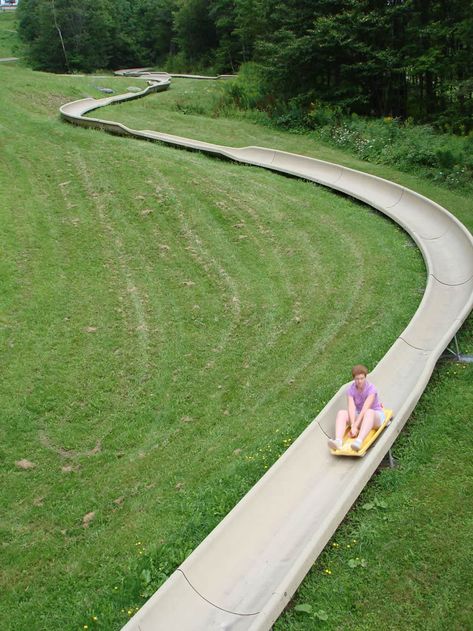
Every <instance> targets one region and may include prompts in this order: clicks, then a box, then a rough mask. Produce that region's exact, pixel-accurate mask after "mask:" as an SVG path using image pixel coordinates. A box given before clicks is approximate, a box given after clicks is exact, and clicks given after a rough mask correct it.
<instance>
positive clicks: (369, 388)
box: [347, 381, 383, 412]
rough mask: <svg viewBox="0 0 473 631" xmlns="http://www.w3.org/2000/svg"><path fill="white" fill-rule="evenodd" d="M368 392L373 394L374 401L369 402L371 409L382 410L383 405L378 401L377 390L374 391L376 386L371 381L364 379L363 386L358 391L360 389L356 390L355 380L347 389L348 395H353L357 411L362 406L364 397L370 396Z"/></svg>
mask: <svg viewBox="0 0 473 631" xmlns="http://www.w3.org/2000/svg"><path fill="white" fill-rule="evenodd" d="M370 394H374V401H373V403H372V404H371V409H372V410H377V411H379V410H382V409H383V406H382V405H381V403H380V402H379V399H378V392H377V391H376V388H375V387H374V385H373V384H372V383H369V382H368V381H365V386H364V388H363V390H361V392H360V390H358V388H357V387H356V385H355V382H354V381H353V382H352V383H351V384H350V385H349V386H348V389H347V395H348V396H349V397H353V400H354V402H355V407H356V411H357V412H361V408H362V407H363V405H364V403H365V401H366V399H367V398H368V397H369V396H370Z"/></svg>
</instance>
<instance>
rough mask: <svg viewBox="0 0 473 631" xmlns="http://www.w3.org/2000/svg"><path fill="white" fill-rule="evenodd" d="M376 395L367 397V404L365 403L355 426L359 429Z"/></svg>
mask: <svg viewBox="0 0 473 631" xmlns="http://www.w3.org/2000/svg"><path fill="white" fill-rule="evenodd" d="M374 397H375V395H374V394H370V395H369V396H367V397H366V400H365V402H364V403H363V407H362V408H361V412H360V413H359V414H358V418H357V419H356V421H355V425H356V426H357V427H359V426H360V425H361V422H362V421H363V418H364V416H365V412H366V410H369V409H370V407H371V405H372V403H373V401H374Z"/></svg>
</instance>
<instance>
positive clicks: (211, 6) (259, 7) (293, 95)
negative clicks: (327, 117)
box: [18, 0, 473, 134]
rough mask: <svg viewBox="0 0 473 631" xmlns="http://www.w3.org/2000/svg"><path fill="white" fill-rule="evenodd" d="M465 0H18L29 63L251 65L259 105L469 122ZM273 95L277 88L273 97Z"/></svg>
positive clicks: (471, 61) (464, 128) (471, 28)
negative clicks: (256, 72) (256, 71)
mask: <svg viewBox="0 0 473 631" xmlns="http://www.w3.org/2000/svg"><path fill="white" fill-rule="evenodd" d="M472 4H473V3H472V2H471V0H316V1H314V0H285V1H284V2H282V1H281V0H135V1H133V2H132V1H130V0H22V1H21V3H20V6H19V9H18V16H19V25H20V36H21V38H22V40H23V42H24V44H25V46H26V48H27V54H28V56H29V59H30V62H31V63H32V65H33V66H34V67H35V68H38V69H43V70H50V71H55V72H59V71H61V72H62V71H71V72H72V71H79V70H85V71H93V70H95V69H97V68H110V69H114V68H118V67H122V66H133V65H159V66H160V67H161V68H167V69H169V70H174V71H192V70H201V71H202V70H210V71H212V72H235V71H237V70H238V69H239V67H240V66H241V64H243V63H245V62H248V61H252V62H255V63H256V64H257V68H258V69H259V71H260V72H259V76H260V80H259V84H258V87H257V95H256V96H257V98H256V103H255V104H256V106H257V107H259V108H260V109H266V110H271V109H274V108H277V107H280V106H281V104H284V105H285V106H287V104H288V103H291V104H292V107H293V108H294V107H296V108H299V109H300V110H304V111H306V112H308V111H310V108H311V107H313V106H311V104H313V103H314V102H316V103H323V104H328V105H330V106H331V107H336V108H340V111H341V112H343V113H357V114H360V115H367V116H390V117H394V118H398V119H400V120H405V119H407V118H412V119H413V120H414V121H416V122H427V123H431V124H433V125H435V126H436V127H439V128H441V129H443V130H448V131H453V132H455V133H460V134H464V133H467V132H468V131H470V130H471V128H472V126H473V123H472V120H473V98H472V93H473V44H472V42H473V10H472V9H473V6H472ZM275 95H278V96H277V98H276V97H275Z"/></svg>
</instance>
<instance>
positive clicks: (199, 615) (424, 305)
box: [60, 69, 473, 631]
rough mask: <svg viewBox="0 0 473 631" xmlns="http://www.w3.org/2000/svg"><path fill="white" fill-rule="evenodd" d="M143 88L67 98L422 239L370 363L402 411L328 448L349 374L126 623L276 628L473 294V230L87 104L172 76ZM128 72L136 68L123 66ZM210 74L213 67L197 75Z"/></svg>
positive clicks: (324, 166)
mask: <svg viewBox="0 0 473 631" xmlns="http://www.w3.org/2000/svg"><path fill="white" fill-rule="evenodd" d="M134 73H135V76H143V78H145V79H147V80H148V82H149V85H148V87H147V88H145V89H144V90H142V91H141V92H138V93H131V94H125V95H116V96H112V97H108V98H103V99H98V100H95V99H83V100H80V101H75V102H73V103H68V104H66V105H63V106H62V107H61V108H60V111H61V115H62V116H63V118H64V119H66V120H68V121H70V122H72V123H74V124H77V125H81V126H86V127H95V128H99V129H103V130H104V131H107V132H110V133H114V134H119V135H125V136H131V137H135V138H145V139H148V140H157V141H160V142H164V143H167V144H169V145H172V146H176V147H185V148H188V149H192V150H197V151H203V152H206V153H208V154H211V155H218V156H223V157H226V158H229V159H232V160H235V161H238V162H242V163H245V164H252V165H256V166H260V167H264V168H268V169H271V170H273V171H276V172H281V173H287V174H290V175H294V176H298V177H301V178H303V179H306V180H310V181H312V182H317V183H319V184H323V185H324V186H328V187H330V188H332V189H334V190H336V191H340V192H342V193H345V194H347V195H350V196H352V197H354V198H356V199H359V200H361V201H363V202H365V203H366V204H369V205H371V206H372V207H374V208H376V209H378V210H380V211H381V212H383V213H385V214H386V215H387V216H389V217H390V218H391V219H393V220H394V221H396V222H397V223H398V224H399V225H401V226H402V227H403V228H404V229H405V230H406V231H407V232H408V233H409V234H410V235H411V236H412V238H413V239H414V241H415V243H416V244H417V246H418V247H419V248H420V250H421V252H422V255H423V257H424V260H425V263H426V267H427V284H426V289H425V293H424V297H423V299H422V302H421V304H420V305H419V308H418V309H417V311H416V313H415V315H414V317H413V318H412V320H411V322H410V323H409V324H408V326H407V327H406V329H405V330H404V331H403V332H402V333H401V335H400V336H399V337H398V339H397V340H396V341H395V342H394V344H393V345H392V347H391V348H390V349H389V351H388V352H387V354H386V355H385V356H384V357H383V359H382V360H381V361H380V362H379V363H378V365H377V366H376V367H375V369H374V370H373V372H372V373H371V374H370V380H371V381H373V382H374V383H375V384H376V386H377V387H378V389H379V391H380V392H381V394H382V398H383V401H384V403H385V405H386V406H387V407H389V408H392V409H393V410H394V413H395V415H394V419H393V421H392V423H391V425H390V426H389V427H388V429H387V430H385V431H384V432H383V433H382V434H381V436H380V438H379V439H378V440H377V442H376V443H375V444H374V445H373V447H371V448H370V450H369V451H368V452H367V454H366V456H365V457H364V458H360V459H357V461H356V462H354V461H353V460H352V459H351V458H335V457H333V456H331V454H330V452H329V450H328V448H327V437H328V436H332V435H333V428H334V420H335V415H336V412H337V410H338V409H339V407H340V406H341V405H343V402H344V399H345V386H342V387H341V388H340V390H339V391H338V392H337V393H336V394H335V395H334V397H333V398H332V399H331V400H330V401H329V402H328V403H327V405H326V406H325V408H324V409H323V410H322V411H321V412H320V414H319V415H318V416H317V417H316V418H315V419H314V421H313V422H312V423H310V425H309V426H308V427H307V428H306V429H305V430H304V432H303V433H302V434H301V435H300V436H299V438H298V439H297V440H296V441H295V442H294V444H293V445H292V446H291V447H290V448H289V449H288V450H287V451H286V452H285V453H284V454H283V456H282V457H281V458H280V459H279V460H278V461H277V462H276V463H275V464H274V465H273V466H272V467H271V469H270V470H269V471H268V472H267V473H266V474H265V475H264V476H263V477H262V478H261V479H260V480H259V482H258V483H257V484H256V485H255V486H254V487H253V488H252V489H251V490H250V491H249V492H248V493H247V494H246V495H245V497H244V498H243V499H242V500H241V501H240V502H239V503H238V504H237V505H236V506H235V507H234V509H233V510H232V511H231V512H230V513H229V514H228V515H227V516H226V517H225V518H224V519H223V520H222V522H221V523H220V524H219V525H218V526H217V527H216V528H215V529H214V530H213V531H212V532H211V533H210V535H209V536H208V537H207V538H206V539H205V540H204V541H203V542H202V543H201V544H200V545H199V546H198V547H197V548H196V549H195V550H194V552H193V553H192V554H191V555H190V556H189V557H188V558H187V559H186V560H185V561H184V563H183V564H182V565H181V566H180V567H179V568H178V569H177V570H176V571H175V572H174V574H173V575H172V576H171V577H170V578H169V579H168V580H167V581H166V582H165V583H164V585H162V587H161V588H160V589H159V590H158V591H157V592H156V593H155V594H154V595H153V596H152V597H151V598H150V599H149V600H148V601H147V602H146V603H145V605H144V606H143V607H142V608H141V609H140V610H139V611H138V612H137V614H136V615H135V616H133V618H131V619H130V621H129V622H128V623H127V624H126V625H125V627H124V628H123V631H151V630H153V631H159V630H163V631H213V630H217V629H226V630H230V629H231V630H233V631H244V630H249V631H257V630H263V629H266V630H267V629H269V628H270V627H271V625H272V623H273V622H274V621H275V620H276V618H277V617H278V616H279V614H280V613H281V611H282V610H283V609H284V607H285V606H286V605H287V603H288V602H289V600H290V598H291V596H292V595H293V593H294V591H295V590H296V589H297V587H298V585H299V584H300V582H301V581H302V579H303V578H304V576H305V574H306V573H307V572H308V570H309V569H310V567H311V565H312V564H313V562H314V561H315V559H316V558H317V556H318V555H319V554H320V552H321V550H322V549H323V548H324V546H325V545H326V543H327V541H328V540H329V539H330V537H331V536H332V535H333V533H334V531H335V530H336V528H337V527H338V525H339V524H340V522H341V521H342V519H343V517H344V516H345V514H346V513H347V511H348V510H349V508H350V506H351V505H352V504H353V502H354V501H355V500H356V498H357V497H358V495H359V493H360V492H361V490H362V489H363V487H364V486H365V484H366V483H367V482H368V480H369V479H370V477H371V476H372V474H373V473H374V471H375V470H376V468H377V466H378V465H379V463H380V462H381V460H382V459H383V457H384V456H385V454H386V453H387V451H388V449H389V448H390V447H391V445H392V443H393V442H394V441H395V439H396V437H397V435H398V434H399V432H400V431H401V429H402V427H403V426H404V424H405V422H406V421H407V419H408V417H409V415H410V413H411V412H412V410H413V409H414V407H415V405H416V403H417V401H418V400H419V398H420V396H421V394H422V392H423V390H424V388H425V387H426V385H427V383H428V381H429V379H430V376H431V374H432V371H433V369H434V367H435V363H436V362H437V360H438V358H439V357H440V355H441V354H442V352H443V351H444V349H445V348H446V346H447V345H448V344H449V342H450V341H451V339H452V338H453V336H454V335H455V333H456V332H457V330H458V329H459V328H460V326H461V325H462V323H463V322H464V321H465V319H466V318H467V317H468V314H469V313H470V311H471V309H472V306H473V238H472V236H471V234H470V233H469V232H468V230H467V229H466V228H465V227H464V226H463V225H462V224H461V223H460V222H459V221H458V220H457V219H456V218H455V217H454V216H453V215H452V214H451V213H449V212H448V211H447V210H445V209H444V208H442V207H440V206H439V205H438V204H436V203H434V202H432V201H431V200H429V199H427V198H425V197H423V196H421V195H419V194H417V193H415V192H414V191H411V190H408V189H406V188H404V187H403V186H400V185H398V184H395V183H393V182H390V181H388V180H384V179H381V178H378V177H375V176H372V175H368V174H366V173H362V172H360V171H355V170H353V169H348V168H346V167H343V166H341V165H338V164H332V163H328V162H325V161H322V160H316V159H313V158H308V157H306V156H300V155H296V154H292V153H287V152H284V151H278V150H275V149H267V148H263V147H244V148H232V147H224V146H220V145H215V144H212V143H205V142H199V141H196V140H192V139H189V138H181V137H179V136H174V135H172V134H163V133H160V132H156V131H147V130H133V129H131V128H129V127H127V126H125V125H122V124H120V123H115V122H113V121H106V120H102V119H99V118H91V117H85V114H86V113H88V112H91V111H93V110H97V109H98V108H100V107H103V106H105V105H111V104H114V103H119V102H122V101H124V100H130V99H135V98H140V97H144V96H146V95H147V94H149V93H151V92H158V91H162V90H165V89H167V88H168V87H169V85H170V81H171V77H170V76H169V75H166V74H165V73H157V74H156V73H151V72H147V73H146V74H143V73H142V71H141V74H140V70H139V69H136V70H135V71H134ZM121 74H123V75H125V76H130V74H131V73H128V74H127V72H126V71H121ZM199 78H203V77H199Z"/></svg>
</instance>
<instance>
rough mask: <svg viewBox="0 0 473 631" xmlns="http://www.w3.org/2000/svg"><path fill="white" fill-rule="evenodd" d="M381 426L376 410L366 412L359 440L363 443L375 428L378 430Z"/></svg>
mask: <svg viewBox="0 0 473 631" xmlns="http://www.w3.org/2000/svg"><path fill="white" fill-rule="evenodd" d="M379 426H380V423H379V419H378V413H377V412H375V410H366V412H365V416H364V418H363V422H362V423H361V427H360V433H359V434H358V440H359V441H360V442H361V443H363V441H364V440H365V438H366V437H367V436H368V434H369V433H370V431H371V430H372V429H373V427H375V428H378V427H379Z"/></svg>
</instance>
